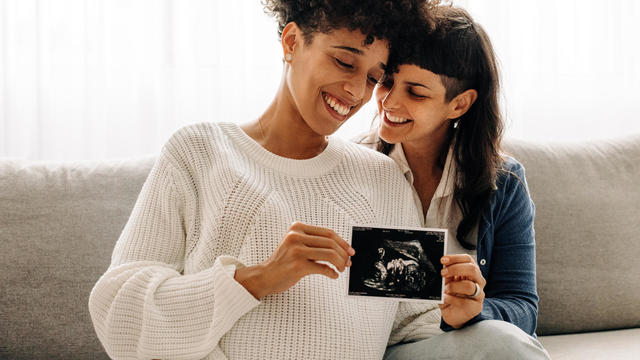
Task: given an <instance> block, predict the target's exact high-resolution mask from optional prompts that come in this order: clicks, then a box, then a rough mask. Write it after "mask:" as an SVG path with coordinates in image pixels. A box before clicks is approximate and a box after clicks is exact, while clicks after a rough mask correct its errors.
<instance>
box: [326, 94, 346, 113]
mask: <svg viewBox="0 0 640 360" xmlns="http://www.w3.org/2000/svg"><path fill="white" fill-rule="evenodd" d="M323 98H324V101H325V102H326V103H327V105H329V106H330V107H331V108H332V109H333V110H335V111H336V112H337V113H338V114H340V115H342V116H345V115H347V114H348V113H349V111H351V107H350V106H346V105H342V103H341V102H340V101H339V100H338V99H336V98H334V97H333V96H331V95H329V94H323Z"/></svg>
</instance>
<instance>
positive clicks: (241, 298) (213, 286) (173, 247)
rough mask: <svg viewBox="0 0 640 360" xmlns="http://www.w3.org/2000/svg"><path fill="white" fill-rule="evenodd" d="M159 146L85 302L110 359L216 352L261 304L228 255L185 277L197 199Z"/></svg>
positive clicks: (183, 356) (182, 356) (200, 355)
mask: <svg viewBox="0 0 640 360" xmlns="http://www.w3.org/2000/svg"><path fill="white" fill-rule="evenodd" d="M185 179H187V177H185V176H184V174H180V171H179V170H178V168H177V167H176V165H175V161H173V160H172V156H171V155H170V152H168V151H166V147H165V149H163V152H162V153H161V155H160V157H159V159H158V161H157V162H156V164H155V165H154V167H153V169H152V171H151V173H150V175H149V177H148V178H147V180H146V182H145V184H144V185H143V188H142V191H141V193H140V195H139V197H138V200H137V202H136V204H135V206H134V209H133V212H132V214H131V216H130V218H129V220H128V222H127V224H126V226H125V228H124V230H123V232H122V234H121V236H120V238H119V239H118V242H117V243H116V246H115V249H114V252H113V256H112V260H111V265H110V267H109V269H108V270H107V272H106V273H105V274H104V275H103V276H102V277H101V278H100V279H99V280H98V282H97V283H96V285H95V286H94V288H93V290H92V291H91V295H90V298H89V311H90V314H91V319H92V321H93V324H94V327H95V330H96V333H97V335H98V338H99V339H100V341H101V343H102V345H103V346H104V348H105V350H106V352H107V353H108V354H109V356H110V357H111V358H114V359H152V358H172V359H193V358H204V357H206V356H207V355H208V354H210V353H212V352H220V353H221V350H220V348H219V346H218V343H219V341H220V338H221V337H222V336H223V335H224V334H225V333H226V332H227V331H229V329H231V327H232V326H233V325H234V324H235V322H236V321H237V320H238V319H239V318H240V317H241V316H242V315H244V314H245V313H247V312H249V311H250V310H251V309H253V308H254V307H256V306H257V305H258V304H259V301H258V300H256V299H255V298H254V297H253V296H252V295H251V294H250V293H249V292H248V291H247V290H246V289H245V288H244V287H243V286H242V285H240V284H239V283H238V282H236V281H235V279H234V274H235V270H236V268H239V267H242V266H243V265H242V264H241V263H240V262H239V261H237V260H236V259H234V258H232V257H228V256H221V257H219V258H217V259H216V260H215V262H214V265H213V266H212V267H211V268H208V269H206V270H204V271H201V272H198V273H193V274H188V275H184V274H183V271H184V258H185V249H186V248H187V245H186V244H187V243H188V241H189V237H190V236H191V235H190V234H192V233H193V228H194V223H195V222H197V220H195V219H194V215H193V214H194V210H193V208H195V207H196V206H197V199H195V197H196V196H195V194H193V191H192V190H191V189H190V187H189V186H188V184H186V183H185Z"/></svg>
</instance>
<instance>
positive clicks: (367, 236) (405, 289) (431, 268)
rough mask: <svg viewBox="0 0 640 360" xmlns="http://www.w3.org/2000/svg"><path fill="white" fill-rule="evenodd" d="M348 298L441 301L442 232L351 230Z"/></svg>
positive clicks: (443, 233) (387, 229) (356, 228)
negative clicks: (352, 253) (375, 297)
mask: <svg viewBox="0 0 640 360" xmlns="http://www.w3.org/2000/svg"><path fill="white" fill-rule="evenodd" d="M351 246H352V247H353V248H354V249H355V250H356V254H355V255H354V256H352V257H351V261H352V265H351V268H350V270H349V271H350V274H349V295H361V296H378V297H389V298H405V299H416V300H417V299H420V300H437V301H440V300H442V277H441V276H440V271H441V270H442V264H441V263H440V258H441V257H442V256H443V255H444V246H445V231H430V230H406V229H389V228H373V227H359V226H355V227H353V232H352V243H351Z"/></svg>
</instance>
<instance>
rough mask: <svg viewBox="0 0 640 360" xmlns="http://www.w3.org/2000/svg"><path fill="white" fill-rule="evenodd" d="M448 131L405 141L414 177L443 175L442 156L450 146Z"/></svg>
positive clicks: (404, 146)
mask: <svg viewBox="0 0 640 360" xmlns="http://www.w3.org/2000/svg"><path fill="white" fill-rule="evenodd" d="M448 138H449V137H448V136H447V132H443V133H441V134H438V135H437V136H431V137H430V138H429V139H427V140H424V141H411V142H403V143H402V148H403V150H404V155H405V157H406V158H407V162H408V163H409V167H410V168H411V172H412V173H413V174H414V177H420V178H423V179H424V178H426V177H437V178H438V179H439V178H440V176H441V175H442V170H443V169H442V164H441V156H442V154H443V153H444V151H446V149H445V147H448V146H449V142H448V141H447V140H448Z"/></svg>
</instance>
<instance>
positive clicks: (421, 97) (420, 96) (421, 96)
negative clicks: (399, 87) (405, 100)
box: [409, 90, 428, 99]
mask: <svg viewBox="0 0 640 360" xmlns="http://www.w3.org/2000/svg"><path fill="white" fill-rule="evenodd" d="M409 95H411V96H413V97H414V98H417V99H426V98H428V96H424V95H418V94H416V93H414V92H413V91H411V90H409Z"/></svg>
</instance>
